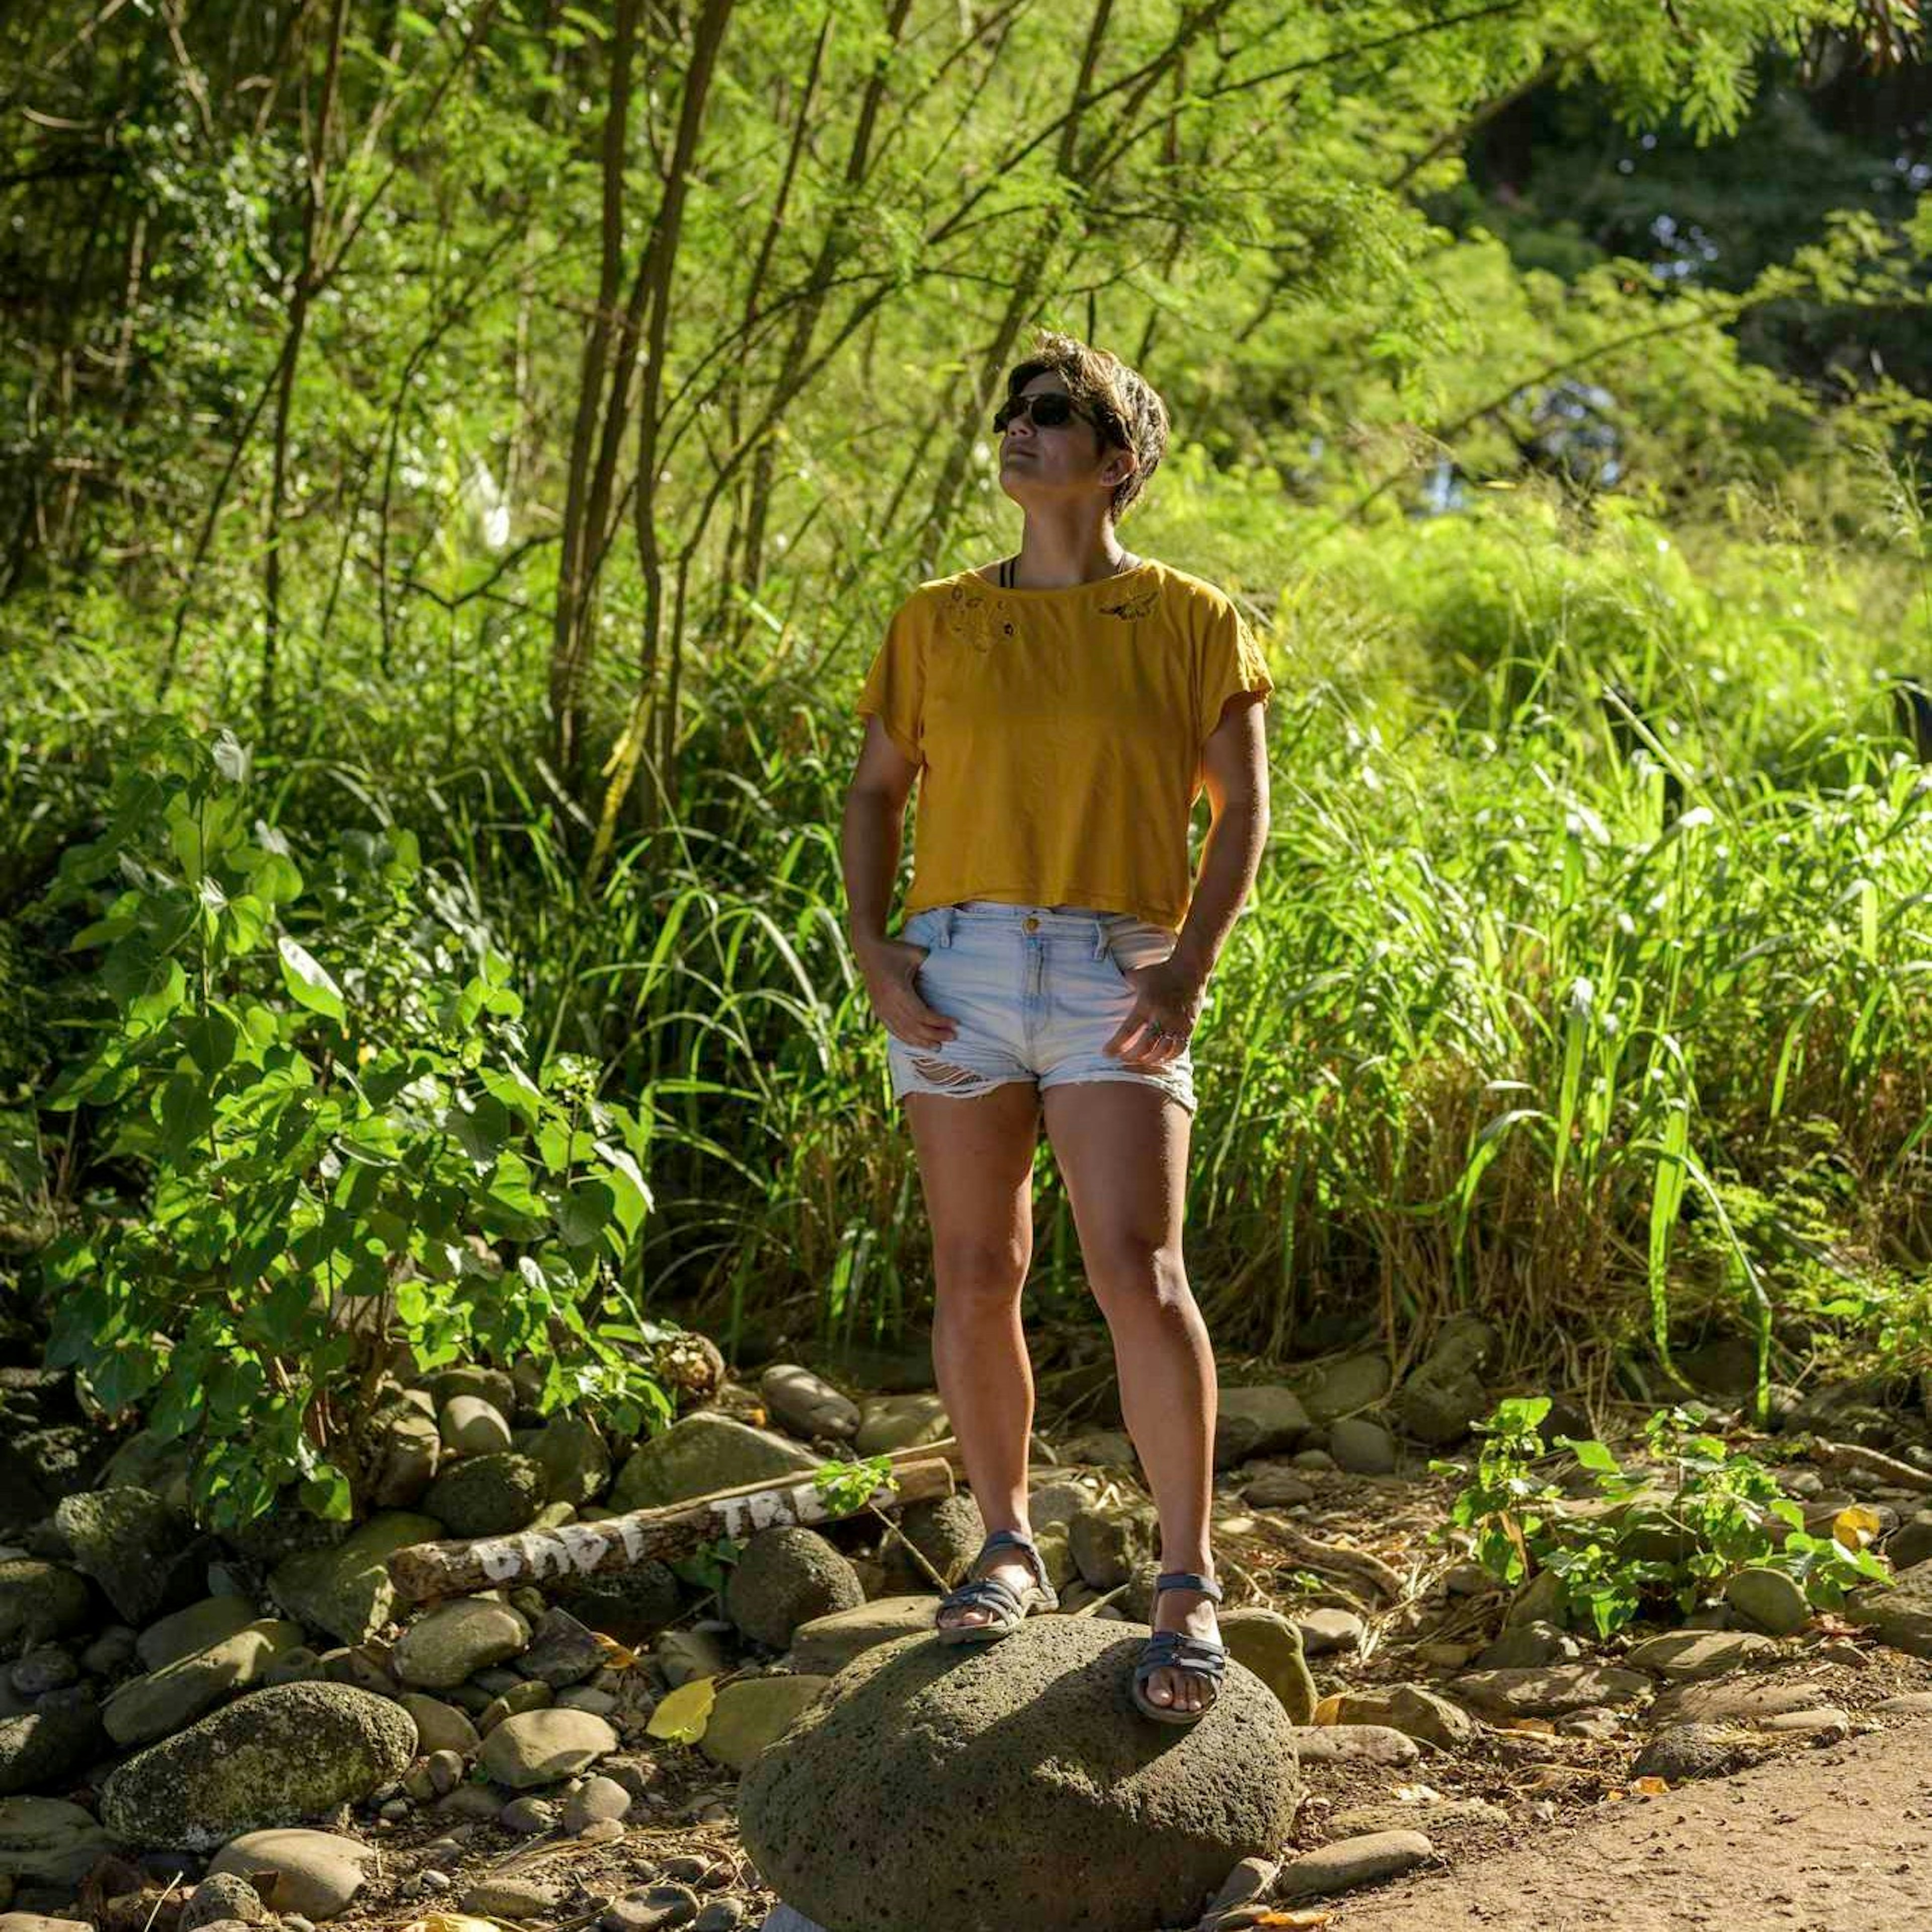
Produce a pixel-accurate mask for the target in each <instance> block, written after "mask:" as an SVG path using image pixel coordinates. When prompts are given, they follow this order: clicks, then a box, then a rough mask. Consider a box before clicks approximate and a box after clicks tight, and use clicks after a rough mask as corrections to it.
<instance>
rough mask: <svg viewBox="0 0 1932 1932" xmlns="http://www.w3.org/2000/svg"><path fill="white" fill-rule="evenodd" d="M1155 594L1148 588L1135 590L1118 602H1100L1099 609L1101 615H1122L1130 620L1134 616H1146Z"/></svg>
mask: <svg viewBox="0 0 1932 1932" xmlns="http://www.w3.org/2000/svg"><path fill="white" fill-rule="evenodd" d="M1157 594H1158V593H1157V592H1155V591H1153V590H1151V589H1150V590H1139V591H1136V592H1134V593H1133V595H1131V596H1127V597H1123V598H1121V600H1120V601H1119V602H1118V603H1115V604H1102V605H1101V606H1100V610H1101V612H1102V614H1103V616H1109V617H1124V618H1126V619H1128V620H1129V621H1130V622H1131V621H1132V620H1133V619H1135V618H1137V617H1145V616H1147V615H1148V613H1149V612H1150V611H1151V610H1153V608H1154V599H1155V597H1156V596H1157Z"/></svg>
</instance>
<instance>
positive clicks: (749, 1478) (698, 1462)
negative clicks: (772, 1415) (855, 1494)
mask: <svg viewBox="0 0 1932 1932" xmlns="http://www.w3.org/2000/svg"><path fill="white" fill-rule="evenodd" d="M818 1461H819V1459H818V1458H817V1457H815V1456H814V1455H813V1454H812V1453H811V1451H810V1450H808V1449H807V1448H805V1447H804V1446H803V1445H802V1444H800V1443H797V1442H790V1441H788V1440H787V1439H786V1438H785V1437H784V1436H780V1435H778V1434H776V1433H774V1432H773V1431H772V1430H769V1429H754V1428H753V1427H751V1425H750V1424H748V1423H744V1422H736V1421H733V1420H732V1419H731V1418H730V1417H729V1416H727V1415H719V1414H718V1412H716V1411H715V1410H714V1409H700V1410H698V1411H697V1412H696V1413H695V1414H694V1415H687V1416H685V1418H683V1419H682V1421H678V1422H674V1423H673V1424H671V1426H670V1428H668V1429H667V1430H664V1433H662V1434H661V1435H660V1436H652V1437H651V1438H650V1439H649V1441H648V1442H641V1443H640V1444H639V1445H637V1448H636V1450H635V1451H633V1453H632V1454H631V1457H630V1459H629V1460H628V1461H627V1462H626V1463H625V1465H624V1466H623V1468H622V1470H621V1471H620V1472H619V1474H618V1477H617V1481H616V1485H615V1486H614V1487H613V1489H612V1490H611V1492H610V1508H612V1509H613V1510H616V1511H620V1512H622V1511H629V1510H640V1509H656V1508H661V1507H662V1506H663V1505H665V1504H667V1503H677V1502H686V1501H688V1499H690V1498H691V1497H693V1496H705V1495H707V1494H709V1493H710V1492H711V1491H712V1490H728V1489H735V1488H736V1487H738V1486H739V1485H740V1484H745V1483H756V1482H763V1481H770V1482H771V1483H772V1484H773V1485H774V1486H776V1485H778V1484H781V1483H784V1482H786V1481H791V1482H796V1481H800V1480H802V1479H803V1478H806V1477H808V1476H810V1475H811V1472H813V1471H814V1469H817V1466H818Z"/></svg>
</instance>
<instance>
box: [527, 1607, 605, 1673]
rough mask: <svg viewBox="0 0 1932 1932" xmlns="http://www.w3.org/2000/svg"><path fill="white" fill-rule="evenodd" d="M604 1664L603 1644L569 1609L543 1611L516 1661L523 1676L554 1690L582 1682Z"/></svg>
mask: <svg viewBox="0 0 1932 1932" xmlns="http://www.w3.org/2000/svg"><path fill="white" fill-rule="evenodd" d="M603 1667H604V1646H603V1645H601V1643H598V1640H597V1634H596V1633H595V1631H592V1630H591V1629H589V1628H588V1627H587V1626H586V1625H583V1624H581V1623H579V1622H577V1619H576V1618H574V1616H571V1614H570V1613H569V1612H568V1610H550V1611H547V1612H546V1613H545V1614H544V1619H543V1621H542V1622H541V1623H539V1624H538V1625H537V1627H536V1629H535V1631H534V1632H533V1633H532V1635H531V1637H530V1647H529V1649H528V1650H526V1651H525V1652H524V1653H523V1655H522V1656H521V1657H520V1658H518V1659H517V1669H518V1670H520V1671H521V1672H522V1673H523V1675H524V1676H526V1677H534V1678H536V1679H538V1680H539V1681H540V1682H543V1683H545V1684H547V1685H549V1686H550V1688H551V1689H552V1690H553V1691H562V1690H563V1689H565V1688H567V1687H568V1686H569V1685H576V1684H582V1683H583V1682H586V1680H587V1679H590V1678H592V1677H595V1676H596V1675H597V1673H598V1671H600V1670H602V1669H603Z"/></svg>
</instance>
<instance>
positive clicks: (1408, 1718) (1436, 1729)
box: [1335, 1684, 1476, 1751]
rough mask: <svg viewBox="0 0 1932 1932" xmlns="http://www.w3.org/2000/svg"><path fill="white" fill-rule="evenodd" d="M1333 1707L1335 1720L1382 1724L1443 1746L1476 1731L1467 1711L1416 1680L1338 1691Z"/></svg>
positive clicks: (1459, 1743) (1462, 1741) (1456, 1746)
mask: <svg viewBox="0 0 1932 1932" xmlns="http://www.w3.org/2000/svg"><path fill="white" fill-rule="evenodd" d="M1335 1710H1336V1719H1335V1721H1336V1722H1337V1724H1379V1725H1384V1726H1386V1727H1388V1729H1389V1730H1392V1731H1401V1732H1403V1733H1405V1734H1406V1736H1409V1737H1412V1738H1419V1739H1421V1741H1422V1742H1424V1744H1426V1745H1436V1746H1437V1747H1438V1748H1439V1749H1441V1750H1443V1751H1457V1750H1460V1748H1462V1747H1463V1745H1466V1744H1468V1743H1469V1742H1470V1741H1471V1740H1472V1739H1473V1738H1474V1737H1475V1735H1476V1723H1475V1719H1474V1718H1472V1717H1471V1716H1470V1715H1469V1712H1466V1711H1465V1710H1463V1709H1461V1708H1460V1706H1457V1705H1454V1704H1452V1703H1450V1701H1449V1700H1448V1698H1446V1697H1438V1696H1436V1693H1435V1692H1434V1691H1425V1690H1424V1688H1422V1686H1421V1685H1419V1684H1391V1685H1380V1686H1378V1687H1377V1688H1376V1689H1374V1690H1373V1691H1340V1692H1338V1693H1337V1695H1336V1704H1335Z"/></svg>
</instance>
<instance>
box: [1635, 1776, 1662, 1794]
mask: <svg viewBox="0 0 1932 1932" xmlns="http://www.w3.org/2000/svg"><path fill="white" fill-rule="evenodd" d="M1631 1790H1633V1791H1634V1792H1637V1793H1640V1794H1641V1795H1642V1796H1644V1797H1646V1798H1661V1797H1662V1796H1664V1793H1666V1792H1667V1791H1668V1790H1670V1780H1669V1779H1668V1778H1638V1779H1637V1780H1636V1781H1634V1782H1633V1784H1631Z"/></svg>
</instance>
